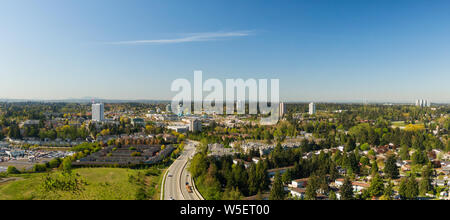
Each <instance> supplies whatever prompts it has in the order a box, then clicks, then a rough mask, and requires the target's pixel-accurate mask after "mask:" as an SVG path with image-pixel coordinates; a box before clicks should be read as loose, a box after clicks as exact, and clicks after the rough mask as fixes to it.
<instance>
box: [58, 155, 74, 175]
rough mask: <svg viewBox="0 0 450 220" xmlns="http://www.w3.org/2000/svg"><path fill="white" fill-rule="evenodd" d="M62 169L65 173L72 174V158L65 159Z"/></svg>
mask: <svg viewBox="0 0 450 220" xmlns="http://www.w3.org/2000/svg"><path fill="white" fill-rule="evenodd" d="M61 169H62V170H63V172H66V173H70V172H72V161H71V160H70V158H65V159H64V160H63V162H62V164H61Z"/></svg>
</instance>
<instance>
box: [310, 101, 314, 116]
mask: <svg viewBox="0 0 450 220" xmlns="http://www.w3.org/2000/svg"><path fill="white" fill-rule="evenodd" d="M309 114H310V115H314V114H316V104H314V102H311V103H309Z"/></svg>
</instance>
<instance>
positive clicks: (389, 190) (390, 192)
mask: <svg viewBox="0 0 450 220" xmlns="http://www.w3.org/2000/svg"><path fill="white" fill-rule="evenodd" d="M383 197H384V198H385V199H386V200H392V199H393V197H394V185H393V184H392V182H391V181H389V184H388V185H387V186H386V188H385V189H384V193H383Z"/></svg>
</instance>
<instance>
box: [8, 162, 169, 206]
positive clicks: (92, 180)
mask: <svg viewBox="0 0 450 220" xmlns="http://www.w3.org/2000/svg"><path fill="white" fill-rule="evenodd" d="M73 172H75V173H78V174H79V175H80V177H81V178H83V179H84V180H85V181H86V183H87V185H86V186H84V187H83V191H81V192H80V193H76V194H74V193H69V192H59V193H57V194H55V195H50V199H62V200H135V199H136V198H137V193H138V190H139V188H140V186H139V185H137V184H136V183H135V182H133V181H130V176H137V175H138V174H139V173H140V174H141V176H143V179H144V182H145V186H144V187H145V191H146V192H147V195H148V197H149V198H150V199H159V194H160V184H161V179H162V173H163V172H161V171H158V170H156V172H155V170H152V171H150V170H131V169H122V168H81V169H74V170H73ZM58 173H59V171H55V172H53V173H52V175H57V174H58ZM46 175H47V174H45V173H33V174H21V175H14V177H15V178H14V179H13V180H12V181H7V182H4V183H0V200H30V199H36V200H39V199H49V196H48V194H46V195H45V196H43V193H42V192H41V191H40V189H41V185H42V182H43V181H44V180H43V178H44V177H45V176H46ZM51 194H53V193H51Z"/></svg>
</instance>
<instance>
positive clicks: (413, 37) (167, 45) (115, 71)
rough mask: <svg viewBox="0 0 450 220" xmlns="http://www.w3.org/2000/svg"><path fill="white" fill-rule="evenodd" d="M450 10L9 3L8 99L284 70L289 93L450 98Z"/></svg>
mask: <svg viewBox="0 0 450 220" xmlns="http://www.w3.org/2000/svg"><path fill="white" fill-rule="evenodd" d="M449 11H450V2H449V1H448V0H436V1H426V0H397V1H389V0H377V1H360V0H339V1H334V0H309V1H287V0H278V1H257V0H246V1H239V0H215V1H208V0H197V1H184V0H172V1H156V0H141V1H133V0H131V1H120V0H116V1H111V0H96V1H88V0H78V1H58V0H42V1H14V0H4V1H2V6H1V7H0V29H1V30H2V31H1V34H0V76H1V80H0V99H27V100H30V99H39V100H61V99H68V98H74V99H79V98H81V97H99V98H102V99H113V100H170V99H171V98H172V96H173V95H175V93H174V92H171V91H170V85H171V83H172V81H173V80H175V79H177V78H187V79H189V80H191V81H192V80H193V72H194V71H195V70H202V71H203V74H204V78H205V79H207V78H219V79H222V80H224V79H227V78H243V79H248V78H255V79H260V78H278V79H280V96H281V100H282V101H304V102H308V101H315V102H327V101H328V102H350V101H351V102H358V101H360V102H364V101H368V102H395V103H398V102H402V103H414V102H415V100H417V99H427V100H430V101H431V102H434V103H450V86H448V84H449V82H450V41H449V39H450V13H448V12H449ZM205 94H206V93H205Z"/></svg>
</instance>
